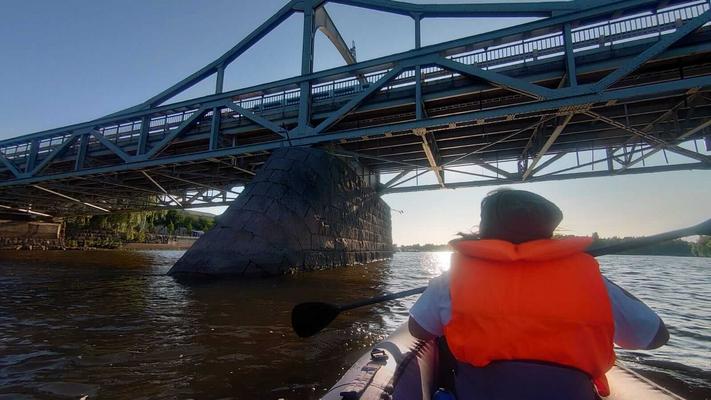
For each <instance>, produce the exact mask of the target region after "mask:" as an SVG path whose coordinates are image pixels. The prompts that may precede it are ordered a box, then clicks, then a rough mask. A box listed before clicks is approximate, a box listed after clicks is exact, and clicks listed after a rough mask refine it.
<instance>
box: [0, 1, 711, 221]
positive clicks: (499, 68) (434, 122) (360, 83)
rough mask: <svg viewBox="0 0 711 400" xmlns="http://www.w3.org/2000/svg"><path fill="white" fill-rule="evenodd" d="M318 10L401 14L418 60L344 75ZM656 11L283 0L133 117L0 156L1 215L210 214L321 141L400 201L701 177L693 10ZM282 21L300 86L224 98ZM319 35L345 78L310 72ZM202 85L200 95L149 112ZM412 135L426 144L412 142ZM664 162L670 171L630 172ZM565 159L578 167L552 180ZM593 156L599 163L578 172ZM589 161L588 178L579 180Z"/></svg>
mask: <svg viewBox="0 0 711 400" xmlns="http://www.w3.org/2000/svg"><path fill="white" fill-rule="evenodd" d="M327 3H338V4H342V5H348V6H355V7H363V8H368V9H375V10H379V11H385V12H389V13H395V14H401V15H407V16H409V17H411V18H412V20H413V22H414V23H415V28H416V29H415V34H416V37H415V43H416V47H415V48H414V49H413V50H410V51H407V52H404V53H398V54H394V55H390V56H386V57H381V58H377V59H373V60H368V61H364V62H359V63H355V57H351V58H349V54H350V52H348V53H346V51H347V50H348V49H347V46H346V45H345V41H344V39H343V38H342V37H341V36H340V33H338V30H337V28H336V26H335V23H334V22H333V21H332V20H331V18H330V16H329V15H328V13H327V12H326V9H325V8H324V6H325V5H326V4H327ZM659 4H660V3H659V2H657V1H651V0H627V1H608V0H577V1H570V2H545V3H504V4H501V3H477V4H449V5H442V4H439V5H427V4H411V3H403V2H397V1H389V0H329V1H324V0H300V1H297V0H293V1H290V2H289V3H288V4H286V5H285V6H284V7H282V8H281V9H280V10H279V11H278V12H277V13H276V14H275V15H273V16H272V17H271V18H269V19H268V20H267V21H265V22H264V23H263V24H262V25H260V26H259V27H258V28H257V29H256V30H255V31H253V32H252V33H251V34H250V35H248V36H247V37H246V38H245V39H243V40H242V41H241V42H240V43H238V44H237V45H236V46H235V47H233V48H232V49H230V50H229V51H228V52H226V53H225V54H223V55H222V56H220V57H219V58H218V59H216V60H215V61H213V62H212V63H210V64H208V65H207V66H205V67H204V68H202V69H201V70H199V71H197V72H196V73H194V74H192V75H190V76H189V77H187V78H186V79H184V80H182V81H181V82H179V83H177V84H176V85H174V86H172V87H170V88H168V89H167V90H165V91H163V92H161V93H160V94H158V95H156V96H154V97H152V98H150V99H148V100H146V101H145V102H143V103H141V104H139V105H137V106H135V107H132V108H129V109H126V110H123V111H121V112H118V113H115V114H111V115H109V116H106V117H103V118H99V119H97V120H94V121H89V122H86V123H81V124H75V125H71V126H68V127H63V128H58V129H53V130H49V131H45V132H40V133H36V134H31V135H26V136H23V137H19V138H13V139H8V140H3V141H0V204H2V205H4V206H5V207H13V208H14V209H20V208H21V209H30V205H31V206H32V207H34V209H37V210H40V208H41V209H42V210H50V209H53V210H55V211H57V212H60V213H66V212H78V213H82V212H90V211H91V210H87V208H90V207H83V208H77V206H75V205H66V204H64V205H58V206H57V207H55V208H52V206H51V204H49V203H50V202H51V198H47V197H43V196H37V193H36V191H37V190H38V189H37V187H41V188H44V189H47V190H50V191H52V192H56V193H68V194H67V196H69V197H71V198H72V199H75V200H78V201H77V202H74V203H77V204H80V205H81V204H84V206H86V203H90V204H93V205H96V204H94V200H97V199H99V200H100V201H101V202H102V203H100V204H101V205H100V206H99V207H100V208H102V209H105V210H110V211H113V210H121V209H127V208H144V209H145V208H150V207H158V208H160V207H172V206H199V205H205V204H207V205H213V204H224V203H227V202H229V201H231V200H233V199H234V195H235V194H236V193H238V191H236V190H234V189H233V187H236V186H239V185H243V184H245V183H246V182H248V181H249V180H250V179H251V177H252V176H254V174H255V171H256V169H257V168H259V166H260V165H261V164H262V163H263V162H264V160H265V159H266V158H267V157H268V156H269V152H270V151H271V150H273V149H276V148H279V147H283V146H327V145H329V144H332V143H338V144H339V148H341V149H343V151H344V152H350V153H351V154H356V155H358V157H359V159H361V160H362V162H363V163H364V164H366V166H368V167H369V168H370V169H371V170H374V171H377V172H381V173H393V174H395V177H393V178H392V179H391V180H390V181H389V182H387V184H386V185H384V187H385V189H384V190H385V192H384V193H388V192H401V191H408V190H419V189H421V188H428V187H427V185H419V186H418V185H415V186H405V185H404V184H405V183H408V182H412V180H415V181H417V180H419V177H422V176H423V175H425V174H426V173H427V172H426V171H428V170H430V171H434V176H435V178H436V181H437V186H439V187H440V188H441V187H444V186H445V181H444V179H445V173H447V176H449V175H450V174H454V175H466V176H469V177H473V178H472V179H474V180H472V181H469V182H454V183H453V184H452V185H450V183H449V182H448V183H447V184H446V187H463V186H466V185H470V186H472V185H489V184H510V183H514V182H522V181H524V180H525V181H527V182H528V181H530V182H533V181H539V180H551V179H572V178H578V177H588V176H599V175H605V174H607V175H620V174H634V173H643V172H657V171H662V170H678V169H709V168H711V167H710V166H709V165H710V163H711V161H710V160H711V157H709V155H708V153H709V149H708V148H707V149H706V150H703V149H700V148H699V146H698V145H699V142H702V143H703V141H704V140H706V142H705V143H706V145H707V147H708V141H709V139H708V137H709V127H710V126H711V95H710V94H709V90H711V63H709V62H708V61H707V60H708V59H709V58H708V56H709V53H711V29H709V27H708V24H709V21H710V20H711V11H709V4H708V2H706V1H695V0H686V1H667V2H665V4H664V5H663V6H659ZM294 13H302V14H303V15H304V41H303V42H304V43H303V51H302V74H301V76H298V77H293V78H288V79H283V80H280V81H276V82H271V83H267V84H263V85H257V86H253V87H249V88H244V89H238V90H232V91H224V88H223V78H224V71H225V68H226V67H227V65H229V64H230V63H231V62H233V61H234V60H236V59H237V58H238V57H239V56H240V55H241V54H242V53H244V52H245V51H246V50H247V49H249V48H250V47H251V46H253V45H254V44H256V43H257V42H258V41H259V40H260V39H261V38H263V37H264V36H266V35H267V34H268V33H269V32H271V31H272V30H273V29H274V28H275V27H276V26H278V25H279V24H280V23H281V22H283V21H284V20H286V19H287V18H288V17H290V16H291V15H293V14H294ZM512 15H515V16H536V17H545V18H544V19H540V20H537V21H533V22H530V23H526V24H522V25H519V26H513V27H510V28H506V29H502V30H499V31H494V32H489V33H485V34H481V35H476V36H471V37H467V38H462V39H457V40H453V41H449V42H445V43H441V44H436V45H432V46H425V47H421V46H420V43H421V39H420V29H419V26H420V21H421V20H422V19H423V18H439V17H481V16H512ZM317 29H322V30H323V31H325V33H326V35H327V36H328V37H329V39H331V40H332V41H333V42H334V44H335V45H336V47H337V49H338V50H339V52H340V53H341V54H342V55H343V57H344V59H345V61H346V63H347V64H348V65H345V66H343V67H338V68H333V69H329V70H325V71H319V72H313V37H314V33H315V31H316V30H317ZM350 55H351V56H353V55H352V54H350ZM212 75H215V76H216V77H217V79H216V82H217V84H216V87H215V93H214V94H212V95H209V96H205V97H200V98H197V99H192V100H187V101H181V102H177V103H172V104H164V103H165V102H166V101H167V100H169V99H170V98H172V97H174V96H176V95H177V94H180V93H182V92H183V91H185V90H187V89H188V88H190V87H192V86H193V85H195V84H196V83H198V82H200V81H202V80H204V79H206V78H207V77H209V76H212ZM670 101H671V102H673V103H674V104H673V105H672V106H671V108H670V106H669V105H668V103H669V102H670ZM689 104H693V107H689V106H688V105H689ZM672 110H673V111H672ZM555 121H558V122H555ZM670 121H671V122H670ZM551 124H554V125H551ZM601 124H602V125H601ZM670 127H671V128H670ZM682 128H683V129H682ZM412 132H424V133H425V134H424V135H420V137H419V138H417V137H415V139H416V140H415V141H414V142H413V136H414V135H412ZM534 145H535V146H534ZM691 147H693V148H691ZM667 150H669V151H671V152H676V153H678V154H680V155H681V157H682V160H681V161H678V162H672V163H669V165H665V166H646V165H644V163H645V160H649V159H651V158H652V157H653V156H654V155H655V154H657V153H659V152H663V153H664V155H665V158H667V157H666V151H667ZM581 151H590V152H591V154H592V157H593V161H590V162H583V163H580V162H579V161H578V162H577V163H576V165H572V166H571V165H567V166H566V165H565V164H562V165H561V162H563V161H564V160H566V157H568V156H571V155H573V154H575V155H579V154H580V152H581ZM596 151H604V152H605V157H602V158H598V159H597V160H594V158H595V155H596ZM344 154H345V153H344ZM690 160H693V161H696V162H689V161H690ZM499 163H504V164H507V163H508V164H507V166H502V165H499ZM600 163H605V164H606V168H605V169H604V170H598V171H594V172H595V173H594V174H592V173H590V172H581V171H580V169H581V168H585V167H588V166H592V167H593V168H594V167H595V165H598V164H600ZM639 163H642V164H643V165H642V167H640V166H639ZM557 164H559V165H560V166H559V167H558V168H557V169H555V170H554V171H551V167H554V166H556V165H557ZM474 167H477V168H482V169H484V170H486V172H484V173H479V172H473V171H472V170H471V168H474ZM616 167H617V168H616ZM467 168H469V169H467ZM489 174H494V175H489ZM147 177H148V179H146V178H147ZM156 188H157V190H156ZM62 190H64V191H66V192H63V191H62ZM45 192H46V193H52V192H47V191H46V190H45ZM136 193H141V194H144V195H145V196H146V197H145V199H144V200H137V199H135V196H132V194H133V195H135V194H136ZM112 196H113V197H114V198H113V199H111V197H112ZM55 197H56V196H55ZM31 200H35V201H31ZM109 200H113V201H109ZM97 204H99V203H97ZM38 207H39V208H38ZM67 210H69V211H67ZM94 210H95V209H94Z"/></svg>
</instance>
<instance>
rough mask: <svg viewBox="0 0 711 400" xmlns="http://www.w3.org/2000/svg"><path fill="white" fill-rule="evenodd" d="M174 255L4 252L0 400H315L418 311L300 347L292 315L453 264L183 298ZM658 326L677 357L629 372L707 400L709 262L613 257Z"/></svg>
mask: <svg viewBox="0 0 711 400" xmlns="http://www.w3.org/2000/svg"><path fill="white" fill-rule="evenodd" d="M181 254H182V252H179V251H140V252H139V251H134V252H121V251H85V252H59V251H58V252H0V399H20V400H21V399H55V398H74V399H79V398H82V397H83V396H88V397H87V399H93V398H101V399H173V398H195V399H213V398H214V399H218V398H234V399H280V398H281V399H289V400H292V399H316V398H318V397H319V395H320V394H322V393H323V392H325V390H326V389H327V388H328V387H329V386H330V385H331V384H333V383H334V382H335V381H336V380H337V378H338V377H339V375H341V374H342V373H343V372H344V371H345V370H346V369H347V368H348V367H349V366H350V365H351V363H353V362H354V361H355V360H356V359H357V358H358V357H359V356H360V355H361V354H362V353H363V352H364V351H366V350H367V349H368V348H369V347H370V346H371V345H372V344H374V343H375V342H376V341H378V340H380V339H382V338H384V337H385V336H386V335H387V333H388V332H390V331H392V330H394V329H395V328H396V327H397V326H399V325H400V324H402V323H403V322H404V321H405V320H406V318H407V310H408V308H409V307H410V306H411V305H412V303H413V302H414V301H415V297H413V298H408V299H402V300H396V301H392V302H389V303H385V304H380V305H377V306H373V307H371V308H366V309H358V310H353V311H350V312H347V313H344V314H342V315H341V316H340V317H339V318H337V319H336V321H334V323H333V324H332V325H331V326H330V327H329V328H328V329H326V330H325V331H324V332H322V333H321V334H319V335H317V336H315V337H312V338H308V339H300V338H298V337H296V335H294V334H293V333H292V331H291V329H290V323H289V315H290V310H291V307H292V306H293V305H294V304H297V303H299V302H302V301H308V300H320V301H327V302H334V303H346V302H351V301H354V300H359V299H362V298H366V297H369V296H374V295H377V294H380V293H383V292H388V291H399V290H404V289H408V288H413V287H417V286H421V285H424V284H426V283H427V281H428V280H429V279H430V278H432V277H434V276H436V275H438V274H439V273H441V272H442V271H443V270H445V269H447V268H449V253H446V252H442V253H396V254H395V256H394V258H393V259H392V260H390V261H387V262H382V263H375V264H370V265H367V266H357V267H351V268H342V269H337V270H330V271H321V272H313V273H304V274H298V275H294V276H288V277H283V278H279V279H271V280H256V281H249V282H239V281H229V282H212V283H202V284H197V285H196V284H191V285H186V284H182V283H179V282H176V281H175V280H174V279H172V278H170V277H167V276H165V275H164V273H165V272H166V271H167V270H168V269H169V268H170V266H171V265H172V264H173V263H174V262H175V261H176V260H177V259H178V258H179V257H180V256H181ZM599 260H600V262H601V265H602V267H603V270H604V272H605V274H606V275H607V276H608V277H610V278H611V279H612V280H613V281H615V282H617V283H618V284H620V285H622V286H624V287H625V288H626V289H628V290H629V291H630V292H632V293H633V294H635V295H637V296H638V297H640V298H641V299H643V300H645V301H646V302H647V303H648V304H650V305H651V306H652V307H653V308H654V309H656V310H657V311H658V312H659V314H660V315H661V316H662V317H663V318H664V320H665V321H666V323H667V325H668V326H669V330H670V333H671V336H672V339H671V341H670V342H669V344H668V345H667V346H665V347H663V348H661V349H658V350H655V351H650V352H641V351H638V352H624V351H618V355H619V358H620V359H621V362H622V363H623V364H625V365H628V366H631V367H633V368H635V369H637V370H638V371H640V372H642V373H644V374H646V375H648V376H650V377H652V378H653V379H654V380H655V381H657V382H659V383H661V384H662V385H665V386H667V387H669V388H671V389H672V390H674V391H676V392H678V393H680V394H683V395H684V396H687V397H688V398H690V399H709V398H711V383H709V382H711V259H701V258H679V257H645V256H605V257H601V258H600V259H599Z"/></svg>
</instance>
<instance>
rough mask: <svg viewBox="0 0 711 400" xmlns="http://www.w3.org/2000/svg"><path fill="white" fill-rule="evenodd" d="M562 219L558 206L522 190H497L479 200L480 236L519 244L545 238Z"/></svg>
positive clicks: (551, 233)
mask: <svg viewBox="0 0 711 400" xmlns="http://www.w3.org/2000/svg"><path fill="white" fill-rule="evenodd" d="M562 219H563V212H562V211H560V209H559V208H558V206H556V205H555V204H553V203H552V202H550V201H548V200H546V199H545V198H543V197H542V196H539V195H537V194H535V193H531V192H527V191H525V190H510V189H507V190H497V191H495V192H492V193H490V194H489V195H488V196H486V197H485V198H484V200H482V202H481V223H480V224H479V237H480V238H481V239H500V240H506V241H508V242H511V243H523V242H528V241H531V240H536V239H548V238H550V237H551V236H553V231H554V230H555V228H556V227H557V226H558V224H559V223H560V221H561V220H562Z"/></svg>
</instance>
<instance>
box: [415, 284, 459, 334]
mask: <svg viewBox="0 0 711 400" xmlns="http://www.w3.org/2000/svg"><path fill="white" fill-rule="evenodd" d="M410 316H411V317H412V318H413V319H414V320H415V321H416V322H417V323H418V324H419V325H420V326H421V327H422V328H424V329H425V330H427V331H428V332H429V333H431V334H433V335H436V336H442V335H444V326H445V325H447V323H449V320H450V319H451V318H452V303H451V300H450V295H449V272H444V273H443V274H442V275H440V276H438V277H436V278H433V279H432V280H430V283H429V285H428V286H427V290H425V291H424V292H423V293H422V295H420V298H419V299H417V301H416V302H415V304H414V305H413V306H412V308H411V309H410Z"/></svg>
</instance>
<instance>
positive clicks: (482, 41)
mask: <svg viewBox="0 0 711 400" xmlns="http://www.w3.org/2000/svg"><path fill="white" fill-rule="evenodd" d="M656 3H657V2H656V1H652V0H628V1H620V2H612V3H611V4H606V5H604V6H600V7H593V8H586V9H583V10H581V11H578V12H573V13H568V14H565V15H560V16H556V17H552V18H548V19H544V20H540V21H534V22H531V23H527V24H522V25H518V26H513V27H510V28H506V29H502V30H498V31H494V32H488V33H484V34H480V35H475V36H471V37H467V38H463V39H458V40H453V41H450V42H446V43H441V44H437V45H431V46H425V47H422V48H421V49H415V50H411V51H407V52H403V53H398V54H394V55H391V56H386V57H381V58H377V59H373V60H369V61H365V62H360V63H357V64H353V65H347V66H343V67H338V68H333V69H329V70H324V71H319V72H317V73H313V74H309V75H305V76H299V77H293V78H288V79H283V80H279V81H275V82H271V83H267V84H262V85H256V86H252V87H249V88H245V89H239V90H235V91H231V92H226V93H223V94H221V95H213V96H206V97H202V98H199V99H194V100H188V101H183V102H179V103H174V104H170V105H165V106H156V107H153V108H152V109H141V107H142V106H143V105H139V106H136V107H133V108H130V109H128V110H124V111H122V112H120V113H116V114H111V115H109V116H107V117H104V118H99V119H97V120H94V121H91V122H87V123H81V124H74V125H70V126H66V127H62V128H57V129H52V130H48V131H43V132H38V133H35V134H30V135H25V136H20V137H17V138H12V139H6V140H2V141H0V146H2V145H7V144H13V143H17V142H24V141H27V140H29V139H31V138H38V137H46V136H49V135H52V134H63V133H65V132H67V131H72V130H76V129H82V128H90V127H91V125H92V124H97V125H98V124H109V123H115V122H120V121H123V120H126V119H132V118H136V117H141V116H144V115H149V114H152V113H163V112H166V111H169V110H172V109H178V108H184V107H191V106H192V107H195V106H199V105H201V104H204V103H207V102H214V101H219V100H224V99H227V98H231V97H235V96H239V95H243V94H245V93H256V92H261V91H270V92H273V91H274V89H276V88H279V87H283V88H285V89H288V88H290V87H292V88H298V87H299V85H300V83H301V82H305V81H309V82H312V83H314V84H316V83H321V82H324V81H328V80H330V79H342V78H345V77H352V76H354V75H355V74H358V73H360V74H366V73H369V72H374V71H378V70H380V69H383V68H387V67H388V66H391V65H392V64H393V63H395V62H404V61H406V60H412V59H414V58H417V57H421V56H424V55H431V54H444V55H447V54H452V52H455V51H461V49H464V48H483V47H486V46H487V45H488V44H493V43H494V42H497V43H499V42H502V41H503V40H504V39H505V38H518V37H519V36H520V35H525V34H526V33H527V32H529V31H536V32H537V33H540V34H541V35H543V34H547V33H551V32H555V31H557V30H559V29H560V26H561V25H562V24H564V23H571V22H575V21H578V20H587V19H590V18H595V17H599V16H601V15H606V14H610V13H614V12H617V11H621V10H625V9H630V8H637V7H641V6H645V5H654V4H656ZM283 10H284V9H282V10H281V11H280V13H278V14H277V15H281V12H282V11H283ZM289 15H291V13H289ZM275 16H276V15H275ZM270 21H272V19H270ZM265 25H267V23H265V24H263V25H262V27H260V28H258V29H257V30H256V31H255V32H253V33H252V34H251V35H250V37H252V36H255V34H256V33H257V32H261V33H262V36H263V35H264V34H266V32H262V30H263V29H266V27H265ZM273 28H274V26H269V30H271V29H273ZM255 37H256V36H255ZM260 37H261V36H260ZM245 41H246V39H245V40H243V41H242V42H240V44H244V45H243V46H246V42H245ZM252 44H253V43H252ZM474 45H476V47H472V46H474ZM238 48H240V49H241V47H240V45H238V46H235V48H233V50H235V49H238ZM244 50H246V49H242V51H244ZM231 52H232V50H231ZM231 52H228V53H225V55H223V57H221V58H220V60H221V59H223V58H224V57H225V56H226V55H228V54H230V55H234V54H236V53H234V54H233V53H231ZM240 54H241V53H240ZM235 57H236V56H235ZM210 65H212V64H210ZM215 65H217V64H215ZM206 68H208V67H205V68H203V69H206ZM206 76H209V74H208V75H206ZM188 80H189V79H188V78H186V79H185V80H183V81H181V83H182V82H186V81H188ZM194 83H195V82H193V84H194ZM178 86H180V84H177V85H175V86H174V87H172V88H170V89H168V90H166V91H165V92H163V93H162V94H167V93H168V92H169V91H172V92H171V93H172V95H171V96H169V97H172V96H173V95H176V94H178V93H180V91H182V90H185V89H186V88H187V87H189V86H187V87H183V88H182V89H177V88H178ZM566 95H567V94H566ZM158 96H160V95H158ZM158 96H156V97H158ZM149 101H150V100H149ZM147 103H148V102H147ZM144 104H146V103H144Z"/></svg>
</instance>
